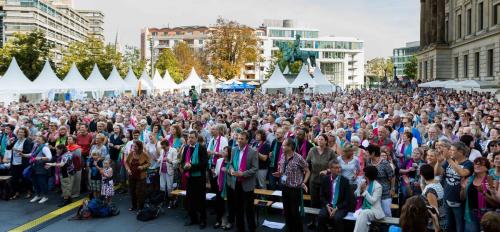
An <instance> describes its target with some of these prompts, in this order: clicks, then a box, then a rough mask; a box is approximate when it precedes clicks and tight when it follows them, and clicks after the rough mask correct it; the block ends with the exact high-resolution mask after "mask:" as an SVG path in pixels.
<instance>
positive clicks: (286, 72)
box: [283, 64, 290, 75]
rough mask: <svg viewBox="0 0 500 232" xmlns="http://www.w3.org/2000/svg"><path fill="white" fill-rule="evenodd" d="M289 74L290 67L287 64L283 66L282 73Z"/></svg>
mask: <svg viewBox="0 0 500 232" xmlns="http://www.w3.org/2000/svg"><path fill="white" fill-rule="evenodd" d="M288 74H290V68H288V64H287V65H286V67H285V70H283V75H288Z"/></svg>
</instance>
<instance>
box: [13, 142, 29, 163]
mask: <svg viewBox="0 0 500 232" xmlns="http://www.w3.org/2000/svg"><path fill="white" fill-rule="evenodd" d="M25 142H26V139H23V140H22V141H21V140H17V142H16V143H15V144H14V147H13V149H12V156H11V160H12V165H20V164H22V158H23V157H22V156H21V152H17V151H14V150H23V146H24V143H25Z"/></svg>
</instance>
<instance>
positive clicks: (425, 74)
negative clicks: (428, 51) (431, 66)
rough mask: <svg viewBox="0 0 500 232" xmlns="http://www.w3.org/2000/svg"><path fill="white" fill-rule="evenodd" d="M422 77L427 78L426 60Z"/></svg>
mask: <svg viewBox="0 0 500 232" xmlns="http://www.w3.org/2000/svg"><path fill="white" fill-rule="evenodd" d="M424 79H425V80H427V61H425V62H424Z"/></svg>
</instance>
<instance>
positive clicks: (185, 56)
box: [170, 42, 205, 80]
mask: <svg viewBox="0 0 500 232" xmlns="http://www.w3.org/2000/svg"><path fill="white" fill-rule="evenodd" d="M174 54H175V58H177V61H178V62H179V66H178V67H179V72H180V75H181V77H182V80H184V78H187V76H188V75H189V73H190V72H191V68H193V67H194V69H195V70H196V72H197V73H198V75H205V69H204V68H203V67H202V65H201V62H200V60H199V59H198V57H197V56H196V54H195V52H194V51H193V49H192V48H190V47H189V45H188V44H187V43H185V42H180V43H177V44H176V45H175V46H174ZM170 75H172V73H171V74H170Z"/></svg>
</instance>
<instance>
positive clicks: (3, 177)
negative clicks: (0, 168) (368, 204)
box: [0, 176, 12, 181]
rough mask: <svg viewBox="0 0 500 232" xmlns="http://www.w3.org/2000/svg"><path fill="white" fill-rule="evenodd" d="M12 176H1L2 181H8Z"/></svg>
mask: <svg viewBox="0 0 500 232" xmlns="http://www.w3.org/2000/svg"><path fill="white" fill-rule="evenodd" d="M11 178H12V176H0V181H8V180H10V179H11Z"/></svg>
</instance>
